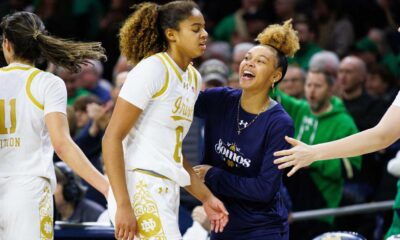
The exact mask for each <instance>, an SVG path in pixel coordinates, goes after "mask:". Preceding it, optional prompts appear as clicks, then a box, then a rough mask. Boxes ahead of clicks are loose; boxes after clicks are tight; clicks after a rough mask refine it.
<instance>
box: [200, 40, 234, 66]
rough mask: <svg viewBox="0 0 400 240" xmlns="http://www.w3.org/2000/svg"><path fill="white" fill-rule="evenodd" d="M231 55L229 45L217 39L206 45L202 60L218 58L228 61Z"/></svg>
mask: <svg viewBox="0 0 400 240" xmlns="http://www.w3.org/2000/svg"><path fill="white" fill-rule="evenodd" d="M231 57H232V50H231V45H230V44H229V43H227V42H223V41H218V42H212V43H210V44H208V45H207V49H206V51H205V53H204V55H203V58H202V59H203V60H204V61H206V60H208V59H218V60H220V61H222V62H224V63H228V62H229V61H230V59H231Z"/></svg>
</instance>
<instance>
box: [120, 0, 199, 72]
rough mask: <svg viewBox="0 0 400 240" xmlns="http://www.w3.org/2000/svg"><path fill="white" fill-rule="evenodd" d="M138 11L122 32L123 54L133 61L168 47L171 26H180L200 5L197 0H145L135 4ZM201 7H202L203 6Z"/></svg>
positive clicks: (173, 27) (129, 19) (136, 61)
mask: <svg viewBox="0 0 400 240" xmlns="http://www.w3.org/2000/svg"><path fill="white" fill-rule="evenodd" d="M133 8H134V9H135V11H134V13H133V14H132V15H131V16H130V17H129V18H128V19H127V20H126V21H125V23H124V25H123V26H122V28H121V30H120V32H119V38H120V40H119V45H120V50H121V54H122V55H124V56H125V57H126V58H127V59H128V60H129V61H130V62H132V63H133V64H136V63H138V62H139V61H140V60H142V59H143V58H146V57H148V56H150V55H152V54H155V53H158V52H162V51H166V50H167V49H168V42H167V40H166V38H165V36H164V31H165V30H166V29H167V28H172V29H175V30H179V29H178V28H179V23H180V22H181V21H183V20H185V19H187V18H188V17H189V16H191V14H192V10H193V9H195V8H196V9H199V7H198V5H197V4H196V3H195V2H193V1H173V2H170V3H167V4H164V5H157V4H156V3H151V2H145V3H141V4H138V5H134V6H133ZM199 10H200V9H199Z"/></svg>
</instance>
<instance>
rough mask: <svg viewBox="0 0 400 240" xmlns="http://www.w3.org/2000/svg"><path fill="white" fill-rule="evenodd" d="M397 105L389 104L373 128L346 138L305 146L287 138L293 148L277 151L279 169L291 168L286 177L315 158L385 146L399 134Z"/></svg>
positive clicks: (363, 152)
mask: <svg viewBox="0 0 400 240" xmlns="http://www.w3.org/2000/svg"><path fill="white" fill-rule="evenodd" d="M399 120H400V107H398V106H394V105H392V106H391V107H390V108H389V109H388V111H387V112H386V113H385V115H384V116H383V118H382V119H381V121H380V122H379V123H378V125H376V126H375V127H373V128H371V129H367V130H365V131H362V132H360V133H357V134H354V135H351V136H349V137H346V138H343V139H340V140H336V141H332V142H327V143H322V144H317V145H314V146H309V145H306V144H304V143H302V142H300V141H297V140H295V139H292V138H289V137H286V140H287V141H288V142H289V143H290V144H291V145H292V146H293V148H292V149H289V150H283V151H279V152H276V153H275V154H274V155H275V156H281V158H279V159H276V160H275V161H274V163H275V164H280V165H279V168H280V169H282V168H286V167H293V168H292V169H291V171H290V172H289V173H288V176H291V175H293V174H294V173H295V172H296V171H297V170H298V169H300V168H302V167H305V166H308V165H310V164H311V163H313V162H314V161H316V160H329V159H333V158H346V157H352V156H358V155H362V154H366V153H370V152H375V151H377V150H380V149H383V148H385V147H388V146H389V145H390V144H392V143H393V142H395V141H396V140H397V139H398V138H399V137H400V124H399V123H398V122H399Z"/></svg>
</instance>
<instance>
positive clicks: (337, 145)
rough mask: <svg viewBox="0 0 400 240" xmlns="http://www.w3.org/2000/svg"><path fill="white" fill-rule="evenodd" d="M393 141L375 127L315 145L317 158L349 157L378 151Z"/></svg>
mask: <svg viewBox="0 0 400 240" xmlns="http://www.w3.org/2000/svg"><path fill="white" fill-rule="evenodd" d="M391 143H392V139H391V137H389V136H387V135H385V133H383V132H382V130H381V129H379V128H378V127H374V128H371V129H368V130H365V131H362V132H359V133H356V134H353V135H351V136H348V137H346V138H343V139H340V140H336V141H333V142H329V143H322V144H318V145H315V146H313V148H314V151H315V153H316V156H315V158H316V159H315V160H326V159H333V158H347V157H353V156H359V155H363V154H366V153H370V152H375V151H378V150H380V149H382V148H385V147H387V146H388V145H390V144H391Z"/></svg>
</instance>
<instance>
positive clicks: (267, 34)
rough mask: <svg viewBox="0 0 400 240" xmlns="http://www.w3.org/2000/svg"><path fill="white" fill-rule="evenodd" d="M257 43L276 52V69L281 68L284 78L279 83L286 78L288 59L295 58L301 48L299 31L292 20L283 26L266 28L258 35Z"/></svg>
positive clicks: (277, 25)
mask: <svg viewBox="0 0 400 240" xmlns="http://www.w3.org/2000/svg"><path fill="white" fill-rule="evenodd" d="M256 41H258V42H259V43H260V44H261V45H265V46H270V47H272V48H273V49H275V50H276V52H277V54H276V59H277V64H276V68H280V69H281V71H282V76H281V78H280V79H279V80H278V81H277V82H279V81H280V80H282V79H283V78H284V77H285V74H286V71H287V67H288V61H287V57H293V55H294V54H295V53H296V52H297V50H299V48H300V44H299V38H298V36H297V31H295V30H294V29H293V27H292V19H289V20H287V21H285V22H284V23H283V25H280V24H272V25H270V26H268V27H266V28H265V29H264V30H263V31H262V32H261V33H260V34H258V36H257V38H256Z"/></svg>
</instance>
